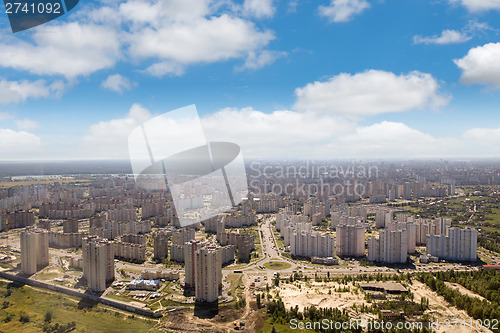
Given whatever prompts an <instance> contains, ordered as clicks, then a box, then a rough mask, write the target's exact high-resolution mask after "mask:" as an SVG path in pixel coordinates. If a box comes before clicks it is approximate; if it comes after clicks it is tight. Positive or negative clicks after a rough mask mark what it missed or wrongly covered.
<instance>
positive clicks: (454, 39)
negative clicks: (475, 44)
mask: <svg viewBox="0 0 500 333" xmlns="http://www.w3.org/2000/svg"><path fill="white" fill-rule="evenodd" d="M471 38H472V37H470V36H467V34H466V33H463V32H460V31H456V30H443V31H442V32H441V35H440V36H437V35H434V36H432V37H422V36H419V35H416V36H414V37H413V43H414V44H439V45H444V44H460V43H465V42H467V41H469V40H471Z"/></svg>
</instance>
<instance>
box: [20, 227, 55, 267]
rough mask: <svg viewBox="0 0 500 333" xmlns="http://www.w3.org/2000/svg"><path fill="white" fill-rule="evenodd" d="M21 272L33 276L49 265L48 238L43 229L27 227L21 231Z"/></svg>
mask: <svg viewBox="0 0 500 333" xmlns="http://www.w3.org/2000/svg"><path fill="white" fill-rule="evenodd" d="M20 241H21V271H22V272H23V273H24V274H29V275H31V274H34V273H36V272H37V270H38V269H40V268H43V267H45V266H47V265H48V264H49V236H48V232H47V230H45V229H38V228H34V227H28V228H26V229H24V230H23V231H21V234H20Z"/></svg>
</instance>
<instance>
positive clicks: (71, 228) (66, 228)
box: [63, 219, 78, 234]
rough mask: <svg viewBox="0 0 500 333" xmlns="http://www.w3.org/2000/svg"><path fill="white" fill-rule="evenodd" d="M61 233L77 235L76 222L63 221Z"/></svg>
mask: <svg viewBox="0 0 500 333" xmlns="http://www.w3.org/2000/svg"><path fill="white" fill-rule="evenodd" d="M63 233H75V234H77V233H78V220H73V219H72V220H65V221H63Z"/></svg>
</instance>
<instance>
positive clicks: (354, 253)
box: [336, 224, 365, 257]
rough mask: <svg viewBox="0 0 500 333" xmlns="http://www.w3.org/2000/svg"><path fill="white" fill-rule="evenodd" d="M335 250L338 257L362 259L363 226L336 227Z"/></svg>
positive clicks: (363, 247) (363, 248)
mask: <svg viewBox="0 0 500 333" xmlns="http://www.w3.org/2000/svg"><path fill="white" fill-rule="evenodd" d="M336 249H337V255H338V256H339V257H362V256H363V255H364V252H365V227H364V225H360V224H357V225H346V224H342V225H339V226H337V247H336Z"/></svg>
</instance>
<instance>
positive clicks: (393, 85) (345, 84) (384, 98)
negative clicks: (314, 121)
mask: <svg viewBox="0 0 500 333" xmlns="http://www.w3.org/2000/svg"><path fill="white" fill-rule="evenodd" d="M438 90H439V84H438V82H437V81H436V80H435V79H434V78H433V77H432V75H430V74H426V73H421V72H418V71H413V72H410V73H409V74H401V75H399V76H398V75H395V74H394V73H391V72H385V71H379V70H369V71H366V72H363V73H358V74H354V75H351V74H346V73H343V74H339V75H337V76H334V77H332V78H331V79H330V80H328V81H326V82H314V83H309V84H307V85H306V86H305V87H303V88H297V89H296V90H295V95H296V96H297V101H296V103H295V109H297V110H300V111H311V112H320V113H330V114H339V115H347V116H362V115H376V114H380V113H387V112H401V111H408V110H412V109H416V108H424V107H430V108H438V107H440V106H444V105H446V104H447V103H448V101H449V97H447V96H444V95H442V94H440V93H439V91H438Z"/></svg>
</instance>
